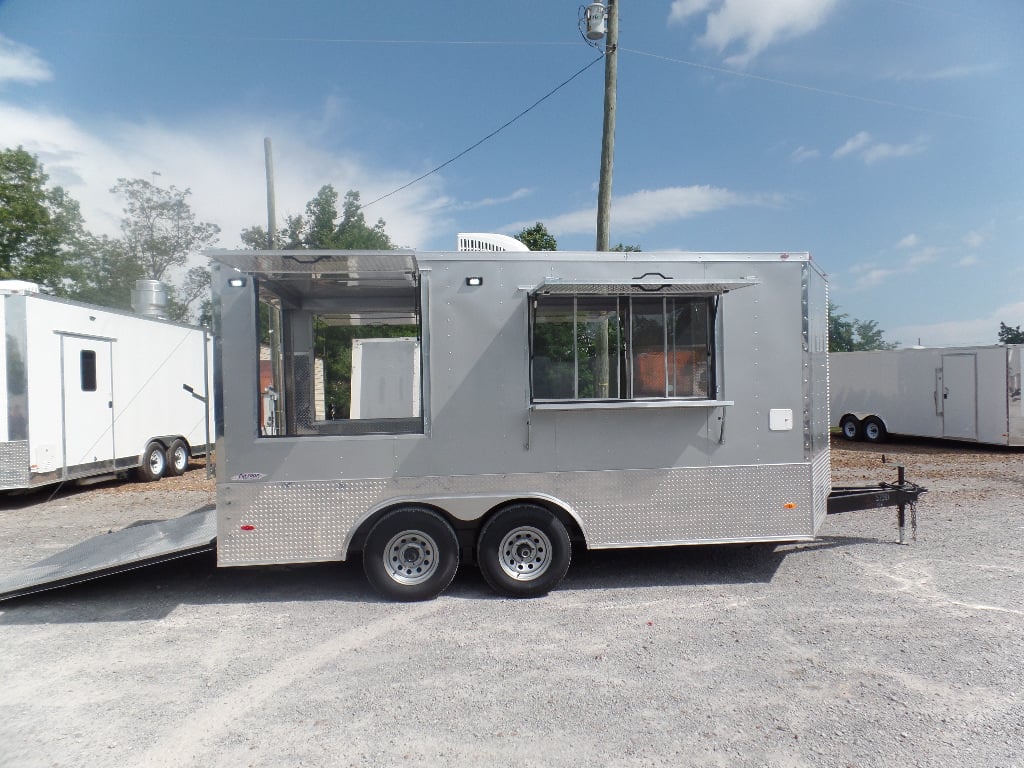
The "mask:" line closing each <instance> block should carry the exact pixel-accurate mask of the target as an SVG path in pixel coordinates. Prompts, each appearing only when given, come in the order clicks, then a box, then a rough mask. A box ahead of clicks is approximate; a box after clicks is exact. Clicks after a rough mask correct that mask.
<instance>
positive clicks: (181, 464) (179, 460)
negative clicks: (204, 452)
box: [172, 446, 188, 471]
mask: <svg viewBox="0 0 1024 768" xmlns="http://www.w3.org/2000/svg"><path fill="white" fill-rule="evenodd" d="M172 461H173V462H174V468H175V469H177V470H178V471H181V470H183V469H185V467H186V466H188V453H187V452H186V451H185V449H184V448H183V447H181V446H179V447H178V448H175V449H174V456H173V458H172Z"/></svg>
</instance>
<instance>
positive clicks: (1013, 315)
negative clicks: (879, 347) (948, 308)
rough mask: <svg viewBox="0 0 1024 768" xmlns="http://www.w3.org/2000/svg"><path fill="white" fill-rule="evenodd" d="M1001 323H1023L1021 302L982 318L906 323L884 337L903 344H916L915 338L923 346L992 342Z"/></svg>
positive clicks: (1022, 304)
mask: <svg viewBox="0 0 1024 768" xmlns="http://www.w3.org/2000/svg"><path fill="white" fill-rule="evenodd" d="M1001 322H1002V323H1006V324H1007V325H1011V326H1016V325H1021V324H1024V302H1016V303H1014V304H1006V305H1003V306H1001V307H997V308H996V309H995V310H993V311H992V312H991V313H990V314H988V315H986V316H984V317H976V318H965V319H962V320H946V321H943V322H941V323H924V324H918V325H905V326H902V327H900V328H893V329H891V330H889V331H886V336H887V337H888V338H890V339H892V340H894V341H899V342H900V344H902V345H903V346H908V345H910V344H917V343H918V339H920V340H921V343H922V344H924V345H925V346H954V345H963V346H966V345H971V344H995V343H996V342H997V334H998V333H999V323H1001Z"/></svg>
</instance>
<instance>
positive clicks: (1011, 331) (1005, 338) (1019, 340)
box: [999, 323, 1024, 344]
mask: <svg viewBox="0 0 1024 768" xmlns="http://www.w3.org/2000/svg"><path fill="white" fill-rule="evenodd" d="M999 343H1000V344H1024V331H1022V330H1021V329H1020V326H1019V325H1017V326H1013V327H1010V326H1009V325H1007V324H1006V323H999Z"/></svg>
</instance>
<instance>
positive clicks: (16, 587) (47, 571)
mask: <svg viewBox="0 0 1024 768" xmlns="http://www.w3.org/2000/svg"><path fill="white" fill-rule="evenodd" d="M216 546H217V510H216V508H214V507H212V506H211V507H204V508H201V509H197V510H196V511H195V512H191V513H189V514H187V515H185V516H184V517H178V518H175V519H173V520H160V521H157V522H151V523H143V524H139V525H132V526H129V527H128V528H124V529H122V530H120V531H112V532H110V533H105V534H102V535H100V536H95V537H93V538H91V539H88V540H87V541H83V542H82V543H81V544H76V545H75V546H73V547H71V548H70V549H66V550H64V551H63V552H58V553H57V554H55V555H52V556H51V557H48V558H46V559H45V560H41V561H39V562H38V563H36V564H35V565H30V566H29V567H27V568H25V569H23V570H21V571H18V572H17V573H13V574H11V575H10V576H8V577H6V578H3V579H0V600H10V599H11V598H14V597H21V596H23V595H30V594H32V593H33V592H42V591H44V590H48V589H57V588H58V587H67V586H70V585H72V584H79V583H81V582H83V581H91V580H92V579H98V578H101V577H103V576H111V575H113V574H115V573H122V572H124V571H131V570H135V569H136V568H145V567H146V566H148V565H156V564H157V563H165V562H167V561H169V560H177V559H178V558H181V557H189V556H191V555H198V554H200V553H202V552H212V551H214V549H216Z"/></svg>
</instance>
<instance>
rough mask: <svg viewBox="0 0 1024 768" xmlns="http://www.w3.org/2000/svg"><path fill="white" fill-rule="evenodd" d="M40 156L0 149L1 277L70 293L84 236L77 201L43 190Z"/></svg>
mask: <svg viewBox="0 0 1024 768" xmlns="http://www.w3.org/2000/svg"><path fill="white" fill-rule="evenodd" d="M47 179H48V177H47V175H46V173H45V172H44V171H43V166H42V164H41V163H40V162H39V160H38V159H37V158H36V157H35V156H34V155H31V154H29V153H28V152H26V151H25V150H24V149H22V148H21V147H18V148H17V149H6V150H0V279H18V280H30V281H32V282H34V283H38V284H39V285H40V286H41V287H42V289H43V290H44V291H45V292H47V293H52V294H57V295H61V296H65V295H68V294H69V293H70V292H71V291H72V290H73V287H74V284H75V279H76V270H75V269H74V262H75V259H76V258H77V256H78V253H79V251H80V250H81V248H82V246H83V243H84V242H85V240H86V239H87V237H88V235H87V233H86V231H85V226H84V223H83V220H82V214H81V211H80V210H79V206H78V203H77V202H76V201H75V200H74V199H72V198H71V196H70V195H68V194H67V192H65V191H64V190H63V189H62V188H61V187H53V188H51V189H47V187H46V182H47Z"/></svg>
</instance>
